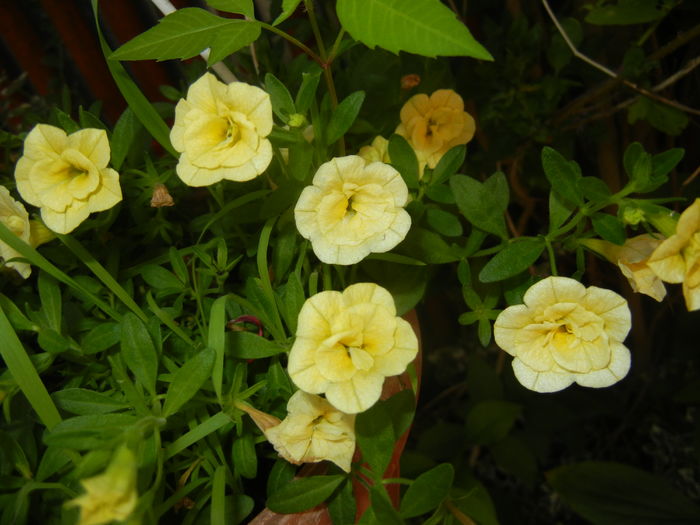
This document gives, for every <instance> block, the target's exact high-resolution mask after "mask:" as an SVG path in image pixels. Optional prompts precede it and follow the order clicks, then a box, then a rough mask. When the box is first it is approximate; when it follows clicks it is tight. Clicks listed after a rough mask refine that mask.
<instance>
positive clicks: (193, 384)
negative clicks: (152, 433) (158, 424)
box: [163, 348, 216, 417]
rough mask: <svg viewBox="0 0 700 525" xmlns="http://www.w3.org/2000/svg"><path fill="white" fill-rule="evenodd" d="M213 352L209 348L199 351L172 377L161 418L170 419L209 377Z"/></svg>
mask: <svg viewBox="0 0 700 525" xmlns="http://www.w3.org/2000/svg"><path fill="white" fill-rule="evenodd" d="M215 355H216V354H215V352H214V350H212V349H211V348H205V349H204V350H201V351H200V352H199V353H198V354H197V355H195V356H194V357H192V358H190V359H188V360H187V361H186V362H185V364H184V365H182V367H181V368H179V369H178V370H177V371H176V372H175V374H174V375H173V381H172V383H170V386H169V387H168V393H167V394H166V395H165V403H164V405H163V417H170V416H172V415H173V414H174V413H176V412H177V411H178V410H179V409H180V407H181V406H182V405H184V404H185V403H187V402H188V401H189V400H190V399H192V397H193V396H194V395H195V394H196V393H197V392H198V391H199V389H200V388H201V387H202V385H203V384H204V383H206V381H207V379H209V378H210V377H211V370H212V368H213V366H214V359H215Z"/></svg>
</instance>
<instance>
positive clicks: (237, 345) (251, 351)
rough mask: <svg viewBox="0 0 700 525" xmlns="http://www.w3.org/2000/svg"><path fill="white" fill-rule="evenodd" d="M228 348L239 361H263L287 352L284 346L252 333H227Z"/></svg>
mask: <svg viewBox="0 0 700 525" xmlns="http://www.w3.org/2000/svg"><path fill="white" fill-rule="evenodd" d="M226 348H227V350H228V351H229V352H231V356H232V357H236V358H238V359H262V358H265V357H271V356H273V355H277V354H281V353H283V352H286V351H287V348H285V347H284V346H282V345H279V344H277V343H275V342H273V341H269V340H268V339H265V338H264V337H260V336H259V335H256V334H253V333H250V332H227V333H226Z"/></svg>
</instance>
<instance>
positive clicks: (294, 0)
mask: <svg viewBox="0 0 700 525" xmlns="http://www.w3.org/2000/svg"><path fill="white" fill-rule="evenodd" d="M300 3H301V0H282V13H280V16H278V17H277V18H276V19H275V21H274V22H272V25H273V26H276V25H277V24H281V23H282V22H284V21H285V20H287V18H289V17H290V16H292V14H293V13H294V11H296V8H297V7H298V6H299V4H300Z"/></svg>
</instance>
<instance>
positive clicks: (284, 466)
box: [267, 459, 296, 496]
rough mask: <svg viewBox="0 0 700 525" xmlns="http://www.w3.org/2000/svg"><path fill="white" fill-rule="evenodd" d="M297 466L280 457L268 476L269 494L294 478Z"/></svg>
mask: <svg viewBox="0 0 700 525" xmlns="http://www.w3.org/2000/svg"><path fill="white" fill-rule="evenodd" d="M295 471H296V467H295V466H294V465H292V464H291V463H289V462H288V461H285V460H283V459H278V460H277V461H275V464H274V465H272V469H270V475H269V476H268V477H267V495H268V496H270V495H271V494H274V493H275V492H277V491H278V490H280V489H281V488H282V487H284V486H285V485H286V484H288V483H289V482H290V481H292V479H293V478H294V472H295Z"/></svg>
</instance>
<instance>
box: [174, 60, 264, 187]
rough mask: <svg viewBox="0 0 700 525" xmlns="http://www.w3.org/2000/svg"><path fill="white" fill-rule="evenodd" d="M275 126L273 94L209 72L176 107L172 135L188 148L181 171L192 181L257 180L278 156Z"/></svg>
mask: <svg viewBox="0 0 700 525" xmlns="http://www.w3.org/2000/svg"><path fill="white" fill-rule="evenodd" d="M271 131H272V104H271V102H270V95H268V94H267V93H265V91H263V90H262V89H260V88H258V87H255V86H251V85H249V84H246V83H244V82H233V83H231V84H228V85H227V84H224V83H223V82H219V81H218V80H217V79H216V77H214V75H212V74H211V73H205V74H204V75H203V76H202V77H200V78H199V80H197V81H196V82H195V83H194V84H192V85H191V86H190V87H189V89H188V90H187V98H185V99H181V100H180V101H179V102H178V103H177V106H176V107H175V123H174V125H173V128H172V130H171V131H170V141H171V142H172V144H173V147H174V148H175V149H176V150H177V151H179V152H180V153H182V154H181V155H180V160H179V162H178V164H177V168H176V171H177V174H178V176H179V177H180V178H181V179H182V181H183V182H184V183H185V184H187V185H189V186H208V185H210V184H214V183H215V182H219V181H220V180H223V179H227V180H233V181H239V182H242V181H247V180H251V179H253V178H255V177H257V176H258V175H260V174H261V173H262V172H263V171H265V170H266V169H267V167H268V165H269V164H270V161H271V160H272V145H271V144H270V141H269V140H268V139H267V138H266V137H267V136H268V135H269V134H270V132H271Z"/></svg>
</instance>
